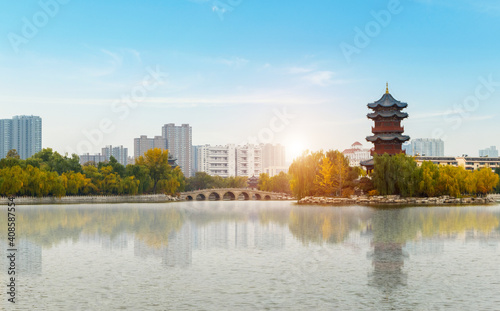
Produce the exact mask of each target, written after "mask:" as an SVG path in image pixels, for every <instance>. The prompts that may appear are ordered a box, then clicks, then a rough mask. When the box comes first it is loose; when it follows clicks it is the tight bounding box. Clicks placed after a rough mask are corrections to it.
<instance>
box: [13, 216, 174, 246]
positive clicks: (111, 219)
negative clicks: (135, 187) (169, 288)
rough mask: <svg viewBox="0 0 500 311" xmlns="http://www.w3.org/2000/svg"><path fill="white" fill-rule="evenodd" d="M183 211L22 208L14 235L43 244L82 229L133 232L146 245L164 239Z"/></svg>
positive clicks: (110, 233) (104, 232) (109, 233)
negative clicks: (16, 233)
mask: <svg viewBox="0 0 500 311" xmlns="http://www.w3.org/2000/svg"><path fill="white" fill-rule="evenodd" d="M183 223H184V215H183V214H182V213H181V212H179V210H176V209H170V208H163V209H140V208H123V207H122V208H73V207H71V208H61V207H56V208H40V207H33V208H26V207H24V208H23V210H22V212H20V213H18V216H17V223H16V225H17V227H18V231H17V232H18V237H19V238H27V239H29V240H30V241H33V242H35V243H37V244H40V245H42V246H45V247H47V246H48V247H50V246H52V245H56V244H58V243H59V242H61V241H65V240H68V239H71V240H73V241H78V239H79V237H80V235H81V234H82V233H85V234H99V235H103V236H109V237H110V238H111V239H113V238H114V237H116V236H118V235H119V234H120V233H123V232H126V233H134V234H135V236H136V238H137V239H140V240H142V241H144V243H145V244H146V245H148V246H150V247H155V248H159V247H161V246H162V245H166V244H167V243H168V236H169V234H170V233H171V232H172V231H178V230H179V229H180V228H181V227H182V224H183Z"/></svg>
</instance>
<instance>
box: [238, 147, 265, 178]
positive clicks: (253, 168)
mask: <svg viewBox="0 0 500 311" xmlns="http://www.w3.org/2000/svg"><path fill="white" fill-rule="evenodd" d="M260 173H262V149H261V147H260V146H258V145H251V144H249V145H243V146H238V147H236V176H247V177H252V176H259V175H260Z"/></svg>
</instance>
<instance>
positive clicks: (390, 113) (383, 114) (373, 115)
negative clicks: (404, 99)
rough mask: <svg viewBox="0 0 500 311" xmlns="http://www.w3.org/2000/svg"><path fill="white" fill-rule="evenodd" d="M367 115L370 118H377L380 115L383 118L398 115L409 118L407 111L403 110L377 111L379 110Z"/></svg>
mask: <svg viewBox="0 0 500 311" xmlns="http://www.w3.org/2000/svg"><path fill="white" fill-rule="evenodd" d="M366 116H367V117H368V118H369V119H375V118H378V117H381V118H390V117H398V118H401V119H404V118H408V114H407V113H406V112H401V111H377V112H372V113H369V114H367V115H366Z"/></svg>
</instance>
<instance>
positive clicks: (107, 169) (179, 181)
mask: <svg viewBox="0 0 500 311" xmlns="http://www.w3.org/2000/svg"><path fill="white" fill-rule="evenodd" d="M184 185H185V179H184V176H183V174H182V172H181V170H180V169H179V167H175V168H172V167H171V166H170V165H169V163H168V150H161V149H151V150H149V151H148V152H146V153H145V154H144V155H143V156H141V157H139V158H138V159H137V160H136V163H135V164H129V165H127V166H126V167H125V166H123V165H122V164H120V163H118V161H116V159H115V158H113V157H111V158H110V160H109V161H108V162H101V163H98V164H95V163H86V164H85V165H83V166H82V165H80V163H79V158H78V156H77V155H73V156H71V157H68V156H62V155H60V154H59V153H57V152H53V151H52V149H50V148H46V149H43V150H41V151H40V152H38V153H36V154H34V155H33V156H32V157H30V158H28V159H26V160H21V159H19V155H17V153H16V152H15V151H9V154H8V155H7V157H6V158H4V159H2V160H0V195H2V196H7V195H26V196H38V197H42V196H58V197H61V196H64V195H101V194H105V195H110V194H115V195H116V194H118V195H119V194H131V195H135V194H146V193H165V194H170V195H173V194H175V193H177V192H180V191H184Z"/></svg>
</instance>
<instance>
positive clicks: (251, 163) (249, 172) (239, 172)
mask: <svg viewBox="0 0 500 311" xmlns="http://www.w3.org/2000/svg"><path fill="white" fill-rule="evenodd" d="M193 150H194V152H195V153H196V159H195V160H194V161H193V162H195V163H197V165H196V167H195V168H194V169H195V170H196V171H198V172H205V173H207V174H209V175H211V176H221V177H231V176H246V177H252V176H259V175H260V173H262V172H263V171H262V149H261V146H259V145H244V146H236V145H234V144H228V145H224V146H210V145H202V146H194V147H193Z"/></svg>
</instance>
